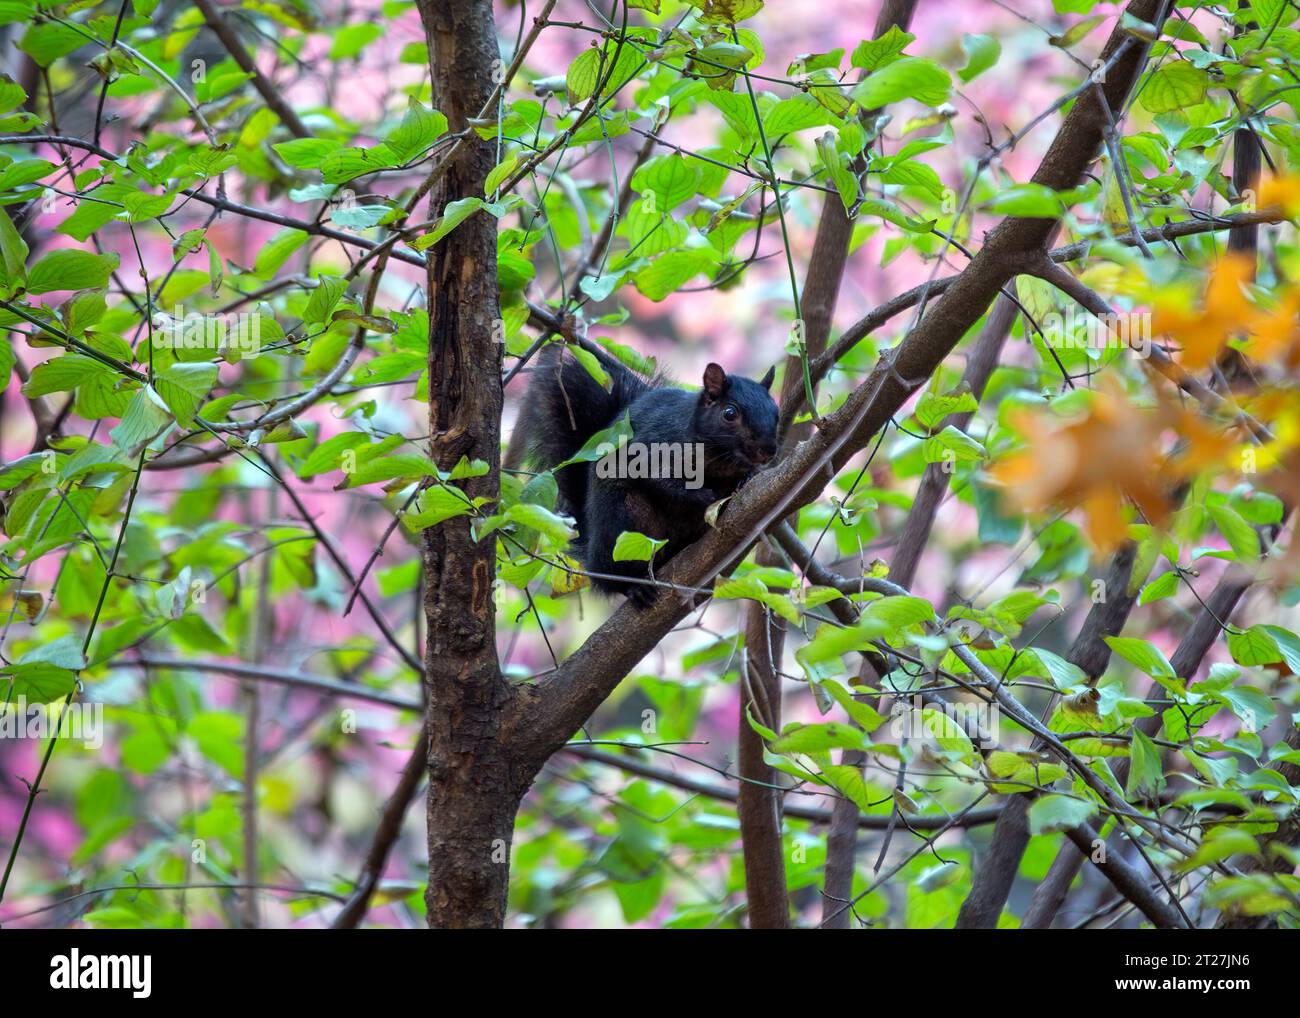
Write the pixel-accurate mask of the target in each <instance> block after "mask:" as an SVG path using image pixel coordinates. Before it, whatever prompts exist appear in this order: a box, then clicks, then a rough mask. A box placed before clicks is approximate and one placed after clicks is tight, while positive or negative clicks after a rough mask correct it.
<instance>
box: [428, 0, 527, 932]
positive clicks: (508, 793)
mask: <svg viewBox="0 0 1300 1018" xmlns="http://www.w3.org/2000/svg"><path fill="white" fill-rule="evenodd" d="M418 6H419V9H420V17H421V20H422V21H423V23H424V30H425V38H426V41H427V43H428V47H429V68H430V72H431V75H432V79H433V105H434V106H435V107H436V108H437V109H439V110H441V111H442V112H443V114H445V115H446V117H447V120H448V122H449V124H450V130H452V131H460V130H464V128H465V127H466V122H467V119H468V118H470V117H475V116H477V115H478V113H479V110H480V109H481V108H482V107H483V105H484V103H485V102H486V101H487V98H488V95H489V93H490V92H491V90H492V82H491V77H490V75H491V71H492V66H493V62H494V61H495V60H496V59H497V45H496V30H495V27H494V25H493V21H492V4H491V2H490V0H441V2H439V0H419V4H418ZM492 165H493V153H492V147H491V146H490V145H489V144H487V143H486V142H483V141H481V140H480V139H478V138H477V136H474V135H470V136H468V137H467V139H466V141H465V143H464V144H463V146H462V147H461V149H460V152H459V155H458V156H457V157H456V159H455V161H454V162H453V163H452V164H451V166H449V167H448V168H447V169H446V171H445V172H443V173H442V175H441V177H440V178H439V179H438V181H437V183H436V184H435V185H434V187H433V190H432V191H431V192H430V199H429V212H430V216H431V217H432V216H436V215H439V214H441V212H442V210H443V209H444V208H445V206H446V205H447V203H448V202H451V201H455V200H456V199H458V198H464V197H468V196H471V195H475V196H476V195H481V194H482V193H483V181H484V178H485V177H486V176H487V173H488V171H489V170H491V168H492ZM428 280H429V293H428V303H429V432H430V435H431V436H432V437H431V445H432V454H433V459H434V461H435V462H436V463H437V464H438V466H439V467H440V468H442V469H444V470H446V469H450V468H451V467H453V466H454V465H455V464H456V463H457V462H458V461H459V460H460V458H461V457H462V456H468V457H469V458H470V459H471V460H473V459H479V460H483V461H484V462H486V463H487V464H488V466H489V467H490V470H489V472H488V474H487V475H486V476H484V477H478V478H472V479H470V480H467V481H464V482H462V483H463V487H464V489H465V492H466V494H467V495H468V496H470V497H476V496H485V497H487V498H496V497H497V486H498V469H499V466H500V434H501V403H502V395H501V348H500V346H499V344H497V343H496V342H495V340H494V338H493V322H495V321H496V320H497V319H498V317H499V315H500V311H499V307H498V305H499V294H498V290H497V265H496V222H495V221H494V220H493V219H492V218H491V217H489V216H487V215H486V214H482V213H480V214H477V215H474V216H471V217H470V218H469V219H468V220H466V221H465V222H464V223H462V224H461V225H460V226H459V227H458V228H457V229H456V230H454V231H452V233H450V234H449V235H448V236H447V237H446V238H444V239H443V240H442V241H440V242H439V243H437V244H435V245H434V246H433V247H432V248H430V249H429V260H428ZM469 523H470V521H469V517H464V516H462V517H459V518H456V519H452V520H448V521H447V522H445V523H442V524H440V525H439V526H436V527H431V528H430V529H429V530H427V531H425V535H424V569H425V587H424V589H425V598H424V607H425V615H426V617H427V619H428V627H429V634H428V640H427V647H426V653H425V671H426V681H427V683H428V716H427V730H428V736H429V798H428V821H429V889H428V891H427V893H426V897H425V901H426V904H427V907H428V918H429V925H430V926H432V927H436V928H444V927H466V926H474V927H483V926H488V927H490V926H500V925H501V923H502V921H503V920H504V917H505V908H506V890H507V886H508V878H509V864H510V839H511V834H512V832H513V829H514V819H515V811H516V809H517V808H518V806H519V800H520V798H521V797H522V795H523V792H524V790H525V789H526V788H527V782H526V781H524V782H522V784H521V782H519V781H518V780H516V772H515V768H514V767H512V765H511V760H510V757H509V754H508V753H507V752H506V751H505V747H506V745H507V743H508V739H507V738H506V737H505V734H506V733H505V732H504V731H503V728H504V725H503V720H504V719H505V718H506V717H507V714H508V713H509V712H508V707H509V705H510V704H511V701H512V699H513V697H512V693H511V689H510V687H509V685H508V684H507V683H506V681H505V679H504V678H503V677H502V675H501V671H500V668H499V667H498V664H497V654H496V642H495V618H494V602H493V598H492V584H493V578H494V576H495V572H496V562H495V550H494V541H493V539H491V538H488V539H486V540H483V541H479V542H475V541H474V539H473V536H472V534H471V532H470V525H469Z"/></svg>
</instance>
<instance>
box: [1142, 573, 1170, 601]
mask: <svg viewBox="0 0 1300 1018" xmlns="http://www.w3.org/2000/svg"><path fill="white" fill-rule="evenodd" d="M1177 591H1178V573H1177V572H1176V571H1174V570H1173V569H1171V570H1169V572H1167V573H1161V574H1160V575H1159V576H1157V577H1156V578H1155V579H1154V580H1152V581H1151V582H1150V583H1148V584H1147V585H1146V586H1145V587H1143V588H1142V593H1140V594H1139V595H1138V604H1139V605H1143V604H1150V603H1151V602H1152V601H1161V600H1163V599H1164V598H1166V597H1171V596H1173V595H1174V594H1175V593H1176V592H1177Z"/></svg>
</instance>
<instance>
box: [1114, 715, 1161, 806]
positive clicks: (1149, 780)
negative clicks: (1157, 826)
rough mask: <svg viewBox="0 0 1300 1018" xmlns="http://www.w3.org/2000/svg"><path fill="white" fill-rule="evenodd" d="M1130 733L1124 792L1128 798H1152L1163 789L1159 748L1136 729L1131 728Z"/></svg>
mask: <svg viewBox="0 0 1300 1018" xmlns="http://www.w3.org/2000/svg"><path fill="white" fill-rule="evenodd" d="M1131 734H1132V736H1133V744H1132V748H1131V750H1130V752H1129V772H1128V784H1127V785H1125V787H1124V794H1125V795H1126V796H1128V798H1129V799H1134V798H1143V799H1153V798H1155V797H1156V796H1158V795H1159V794H1160V793H1161V792H1163V791H1164V789H1165V775H1164V769H1163V767H1162V766H1161V764H1160V749H1159V747H1158V746H1156V744H1155V743H1154V742H1152V741H1151V740H1150V739H1149V738H1147V737H1146V736H1145V735H1143V734H1142V732H1140V731H1139V730H1138V729H1136V728H1134V729H1132V731H1131Z"/></svg>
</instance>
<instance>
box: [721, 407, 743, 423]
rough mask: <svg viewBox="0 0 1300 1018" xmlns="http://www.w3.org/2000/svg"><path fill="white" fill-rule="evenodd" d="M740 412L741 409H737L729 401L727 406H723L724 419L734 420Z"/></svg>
mask: <svg viewBox="0 0 1300 1018" xmlns="http://www.w3.org/2000/svg"><path fill="white" fill-rule="evenodd" d="M739 413H740V411H739V410H737V409H736V408H735V407H734V406H732V405H731V404H730V403H728V404H727V405H726V406H724V407H723V408H722V419H723V420H724V421H734V420H735V419H736V415H737V414H739Z"/></svg>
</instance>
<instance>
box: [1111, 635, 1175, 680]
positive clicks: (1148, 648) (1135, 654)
mask: <svg viewBox="0 0 1300 1018" xmlns="http://www.w3.org/2000/svg"><path fill="white" fill-rule="evenodd" d="M1103 639H1104V640H1105V641H1106V644H1107V646H1109V647H1110V649H1111V650H1113V651H1114V652H1115V653H1116V654H1118V655H1119V656H1120V657H1122V658H1124V660H1126V661H1128V662H1130V663H1131V664H1134V665H1136V666H1137V667H1138V668H1140V669H1141V670H1142V671H1144V672H1146V673H1147V674H1148V675H1150V676H1151V677H1152V678H1153V679H1154V678H1166V679H1172V678H1175V677H1176V676H1175V675H1174V666H1173V665H1171V664H1170V663H1169V659H1168V658H1166V657H1165V655H1164V654H1163V653H1162V652H1161V651H1160V649H1159V648H1158V647H1156V646H1155V645H1154V644H1152V643H1150V642H1148V641H1147V640H1139V639H1136V638H1135V637H1131V636H1106V637H1103Z"/></svg>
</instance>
